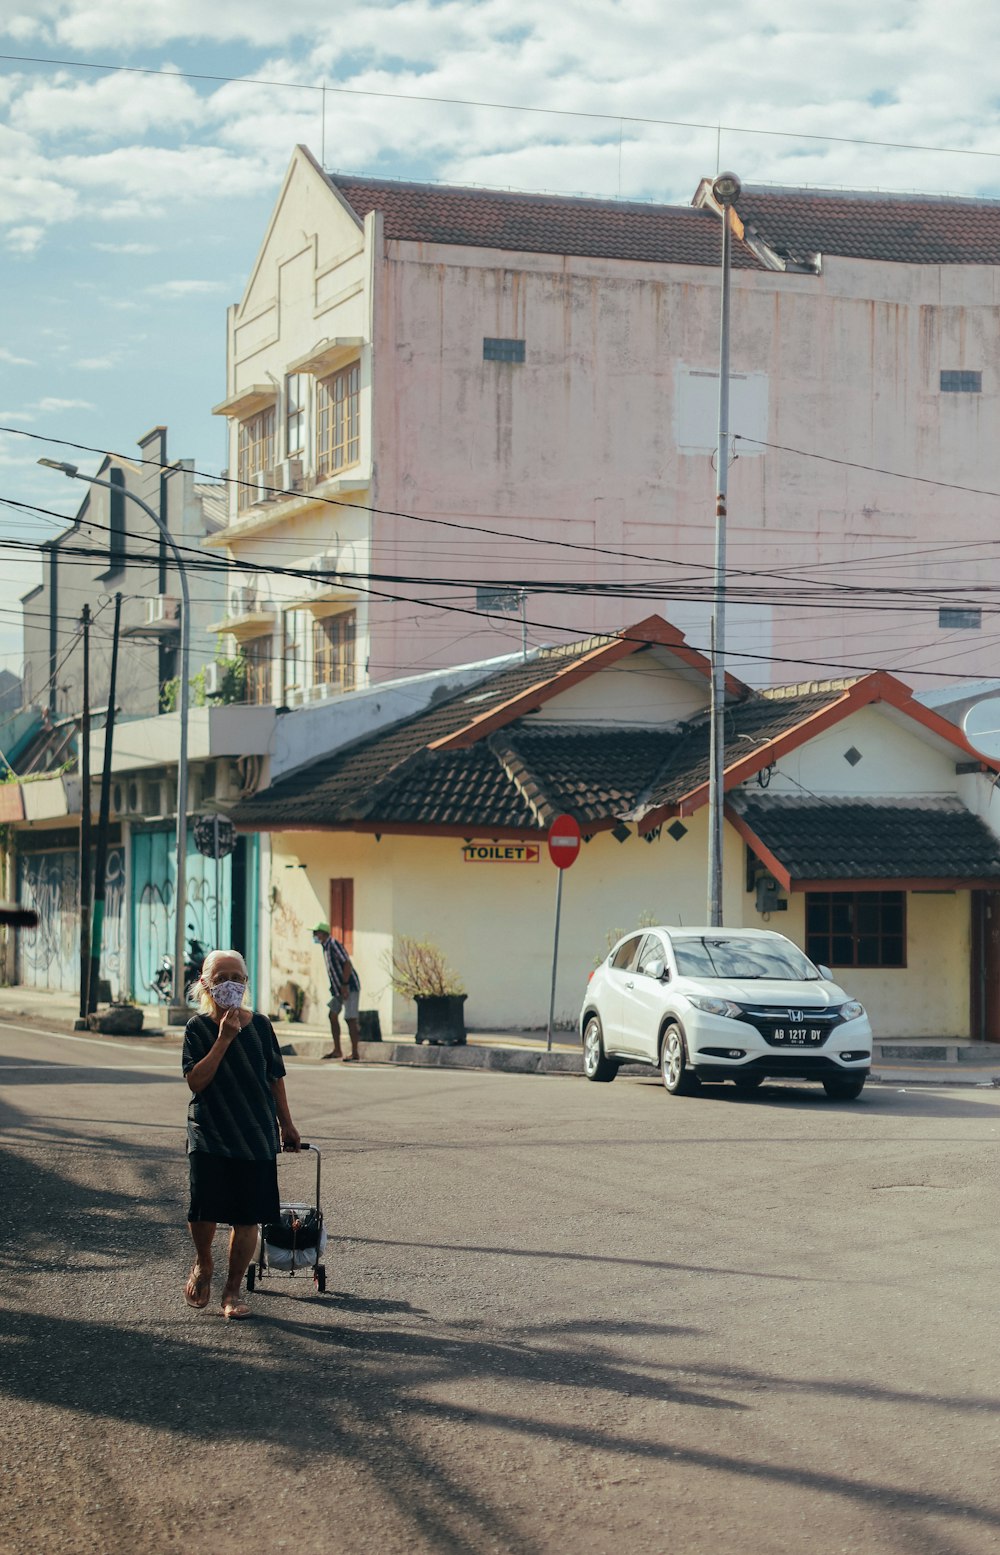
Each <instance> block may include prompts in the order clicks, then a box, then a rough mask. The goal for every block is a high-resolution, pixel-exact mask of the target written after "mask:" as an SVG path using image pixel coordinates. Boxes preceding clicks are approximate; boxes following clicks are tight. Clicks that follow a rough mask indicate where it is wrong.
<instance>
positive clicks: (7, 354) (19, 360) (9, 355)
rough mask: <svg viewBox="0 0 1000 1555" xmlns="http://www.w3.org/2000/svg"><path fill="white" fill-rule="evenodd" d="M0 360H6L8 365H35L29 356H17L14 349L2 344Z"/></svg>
mask: <svg viewBox="0 0 1000 1555" xmlns="http://www.w3.org/2000/svg"><path fill="white" fill-rule="evenodd" d="M0 362H6V364H7V366H8V367H34V365H35V364H34V362H33V361H32V360H31V358H30V357H27V356H15V354H14V352H13V351H10V350H8V349H7V347H6V346H0Z"/></svg>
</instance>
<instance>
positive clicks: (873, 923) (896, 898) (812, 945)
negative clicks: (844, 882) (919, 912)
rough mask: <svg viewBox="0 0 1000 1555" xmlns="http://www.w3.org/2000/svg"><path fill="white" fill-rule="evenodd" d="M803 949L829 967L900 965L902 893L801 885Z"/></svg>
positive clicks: (903, 926)
mask: <svg viewBox="0 0 1000 1555" xmlns="http://www.w3.org/2000/svg"><path fill="white" fill-rule="evenodd" d="M806 955H807V956H809V958H810V960H812V961H818V962H822V964H823V965H824V966H829V967H834V966H854V967H905V965H906V893H905V892H904V891H807V892H806Z"/></svg>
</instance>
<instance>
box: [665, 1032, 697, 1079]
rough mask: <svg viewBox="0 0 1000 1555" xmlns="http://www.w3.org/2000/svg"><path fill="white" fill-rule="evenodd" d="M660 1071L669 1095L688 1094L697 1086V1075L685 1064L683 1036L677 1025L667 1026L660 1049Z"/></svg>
mask: <svg viewBox="0 0 1000 1555" xmlns="http://www.w3.org/2000/svg"><path fill="white" fill-rule="evenodd" d="M660 1073H661V1075H662V1076H663V1083H664V1085H665V1086H666V1088H667V1090H668V1091H669V1092H670V1094H671V1096H690V1094H691V1092H692V1091H694V1090H696V1089H697V1087H698V1076H697V1075H695V1074H692V1073H691V1071H690V1069H689V1068H688V1066H687V1054H686V1053H685V1051H684V1038H683V1036H682V1035H681V1029H680V1027H679V1026H668V1027H667V1029H666V1031H665V1032H664V1033H663V1046H662V1048H661V1049H660Z"/></svg>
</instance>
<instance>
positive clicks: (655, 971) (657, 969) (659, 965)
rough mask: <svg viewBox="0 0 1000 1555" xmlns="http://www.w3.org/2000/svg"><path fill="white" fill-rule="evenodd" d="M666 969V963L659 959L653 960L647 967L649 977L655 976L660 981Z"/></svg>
mask: <svg viewBox="0 0 1000 1555" xmlns="http://www.w3.org/2000/svg"><path fill="white" fill-rule="evenodd" d="M666 970H667V968H666V965H665V963H664V962H663V961H660V960H659V959H657V960H656V961H651V962H650V963H649V966H648V967H647V968H646V972H647V975H648V976H649V977H653V978H655V979H656V981H657V982H658V983H659V982H661V981H662V980H663V975H664V973H665V972H666Z"/></svg>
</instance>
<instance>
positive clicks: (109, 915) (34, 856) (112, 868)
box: [17, 847, 125, 998]
mask: <svg viewBox="0 0 1000 1555" xmlns="http://www.w3.org/2000/svg"><path fill="white" fill-rule="evenodd" d="M104 878H105V907H104V933H103V939H102V954H101V976H102V977H106V978H108V979H109V981H110V983H111V995H112V998H118V997H120V995H121V991H122V979H123V974H124V953H125V855H124V853H123V851H122V849H121V848H120V847H119V848H110V849H109V850H108V864H107V871H106V874H105V877H104ZM17 882H18V900H19V901H20V902H21V903H22V904H23V905H24V906H25V907H33V908H34V909H35V911H36V912H37V914H38V927H37V928H36V929H22V930H21V931H20V933H19V935H18V961H19V966H18V977H19V980H20V982H22V983H23V984H25V985H26V986H27V987H29V988H50V989H58V990H59V991H61V992H64V993H77V992H79V988H80V859H79V855H78V854H77V853H76V852H75V851H70V850H68V849H62V850H60V851H58V852H52V853H28V854H22V855H21V857H20V858H19V859H18V864H17Z"/></svg>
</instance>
